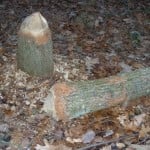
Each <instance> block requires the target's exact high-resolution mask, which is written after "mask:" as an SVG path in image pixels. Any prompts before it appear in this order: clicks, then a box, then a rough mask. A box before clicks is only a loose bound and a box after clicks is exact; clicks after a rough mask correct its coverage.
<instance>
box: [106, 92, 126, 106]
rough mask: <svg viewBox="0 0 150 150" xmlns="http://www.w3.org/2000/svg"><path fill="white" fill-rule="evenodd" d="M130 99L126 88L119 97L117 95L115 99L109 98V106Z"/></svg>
mask: <svg viewBox="0 0 150 150" xmlns="http://www.w3.org/2000/svg"><path fill="white" fill-rule="evenodd" d="M126 101H128V98H127V93H126V90H125V89H124V90H123V91H122V93H120V96H119V97H115V98H113V99H110V100H108V107H111V106H115V105H118V104H121V103H124V102H126Z"/></svg>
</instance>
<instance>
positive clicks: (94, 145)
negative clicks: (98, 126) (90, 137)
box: [77, 133, 138, 150]
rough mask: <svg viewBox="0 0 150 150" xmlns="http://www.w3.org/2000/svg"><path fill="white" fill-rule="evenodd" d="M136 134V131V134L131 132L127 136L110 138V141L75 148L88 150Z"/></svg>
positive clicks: (132, 136)
mask: <svg viewBox="0 0 150 150" xmlns="http://www.w3.org/2000/svg"><path fill="white" fill-rule="evenodd" d="M137 135H138V133H136V134H131V135H127V136H123V137H120V138H118V139H114V140H111V141H106V142H100V143H94V144H91V145H88V146H86V147H83V148H79V149H77V150H89V149H91V148H94V147H98V146H103V145H107V144H110V143H114V142H117V141H120V140H123V139H126V138H134V137H135V136H137Z"/></svg>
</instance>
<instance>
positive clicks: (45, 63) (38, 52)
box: [17, 12, 54, 77]
mask: <svg viewBox="0 0 150 150" xmlns="http://www.w3.org/2000/svg"><path fill="white" fill-rule="evenodd" d="M52 53H53V52H52V39H51V32H50V29H49V27H48V23H47V21H46V20H45V18H44V17H43V16H42V15H41V14H40V13H39V12H36V13H33V14H32V15H30V16H28V17H27V18H25V20H24V21H23V23H22V24H21V27H20V30H19V40H18V51H17V65H18V68H20V69H21V70H22V71H24V72H27V73H28V74H29V75H35V76H41V77H49V76H52V74H53V70H54V65H53V55H52Z"/></svg>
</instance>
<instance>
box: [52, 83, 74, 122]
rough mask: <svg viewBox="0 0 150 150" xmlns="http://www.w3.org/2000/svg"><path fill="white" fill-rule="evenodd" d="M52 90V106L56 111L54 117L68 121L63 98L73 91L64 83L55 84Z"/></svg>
mask: <svg viewBox="0 0 150 150" xmlns="http://www.w3.org/2000/svg"><path fill="white" fill-rule="evenodd" d="M53 90H54V96H55V98H54V99H55V100H54V105H55V110H56V116H57V117H58V119H60V120H68V117H69V116H68V113H67V109H66V105H67V104H66V100H65V97H66V96H69V95H70V94H71V93H72V92H73V91H74V89H73V88H72V87H70V86H69V85H67V84H66V83H57V84H55V85H54V87H53Z"/></svg>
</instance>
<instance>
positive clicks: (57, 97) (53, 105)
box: [43, 68, 150, 120]
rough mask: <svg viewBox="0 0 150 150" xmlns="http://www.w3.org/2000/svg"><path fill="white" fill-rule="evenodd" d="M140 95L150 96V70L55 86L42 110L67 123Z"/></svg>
mask: <svg viewBox="0 0 150 150" xmlns="http://www.w3.org/2000/svg"><path fill="white" fill-rule="evenodd" d="M141 96H150V68H145V69H139V70H137V71H133V72H130V73H125V74H119V75H117V76H112V77H109V78H104V79H99V80H93V81H78V82H64V83H57V84H55V85H54V86H53V87H52V88H51V90H50V94H49V95H48V97H47V98H46V99H45V100H46V102H45V106H44V107H43V109H44V108H46V109H47V110H46V111H47V112H50V113H51V114H52V116H53V117H54V118H55V119H58V120H60V119H61V120H68V119H72V118H76V117H79V116H81V115H84V114H86V113H90V112H94V111H97V110H101V109H104V108H108V107H111V106H115V105H117V104H121V103H124V102H128V101H130V100H136V99H137V98H139V97H141Z"/></svg>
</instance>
